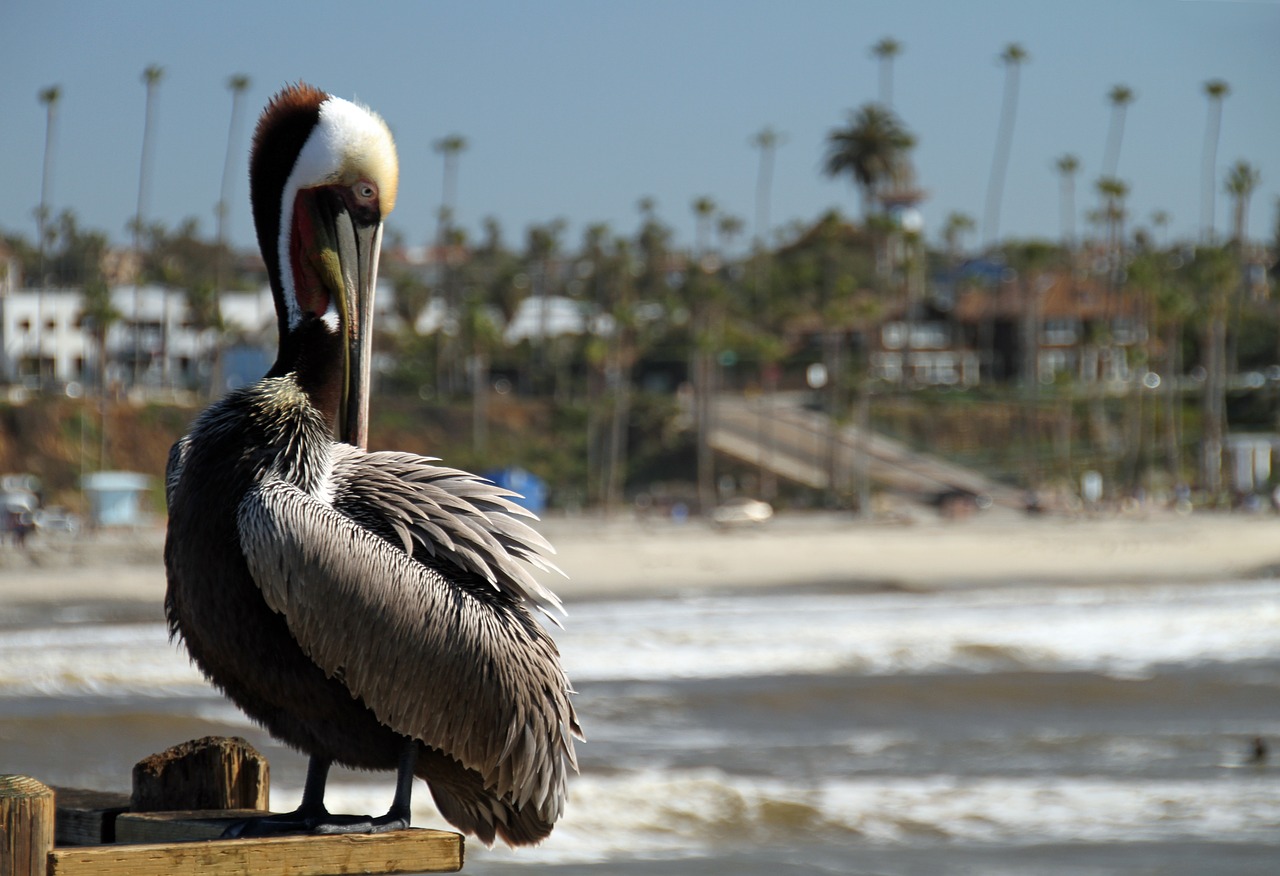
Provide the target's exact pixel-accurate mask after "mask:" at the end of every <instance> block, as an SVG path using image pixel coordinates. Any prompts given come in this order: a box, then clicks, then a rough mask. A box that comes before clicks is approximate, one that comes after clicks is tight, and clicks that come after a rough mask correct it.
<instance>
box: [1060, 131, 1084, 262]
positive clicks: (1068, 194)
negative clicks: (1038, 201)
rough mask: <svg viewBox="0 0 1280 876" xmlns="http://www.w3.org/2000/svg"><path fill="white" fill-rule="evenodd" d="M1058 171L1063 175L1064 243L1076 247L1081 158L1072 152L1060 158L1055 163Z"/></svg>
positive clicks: (1068, 246) (1067, 246)
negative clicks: (1078, 177) (1077, 182)
mask: <svg viewBox="0 0 1280 876" xmlns="http://www.w3.org/2000/svg"><path fill="white" fill-rule="evenodd" d="M1054 166H1055V167H1057V168H1058V173H1060V174H1061V175H1062V189H1061V194H1060V197H1061V200H1062V208H1061V209H1062V245H1063V246H1065V247H1066V248H1067V249H1074V248H1075V245H1076V172H1077V171H1078V170H1080V159H1079V158H1076V157H1075V156H1074V155H1071V154H1070V153H1068V154H1066V155H1063V156H1061V157H1059V158H1058V160H1057V161H1056V162H1055V163H1054Z"/></svg>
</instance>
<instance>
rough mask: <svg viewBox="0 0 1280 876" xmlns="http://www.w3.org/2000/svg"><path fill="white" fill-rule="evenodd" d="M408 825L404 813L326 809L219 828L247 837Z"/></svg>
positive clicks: (378, 830)
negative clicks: (351, 812) (375, 814)
mask: <svg viewBox="0 0 1280 876" xmlns="http://www.w3.org/2000/svg"><path fill="white" fill-rule="evenodd" d="M408 827H409V816H408V815H407V814H405V815H398V814H395V813H392V812H388V813H387V814H386V815H380V816H378V817H377V818H374V817H373V816H371V815H330V814H329V813H328V812H322V813H319V814H305V813H303V812H300V811H295V812H282V813H280V814H279V815H264V816H260V817H257V818H246V819H244V820H243V821H236V822H232V823H231V824H229V825H227V829H226V830H224V831H223V832H222V839H248V838H251V837H269V836H287V835H289V834H339V833H386V832H388V831H392V830H407V829H408Z"/></svg>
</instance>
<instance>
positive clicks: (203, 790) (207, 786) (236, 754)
mask: <svg viewBox="0 0 1280 876" xmlns="http://www.w3.org/2000/svg"><path fill="white" fill-rule="evenodd" d="M270 790H271V780H270V772H269V768H268V766H267V760H266V758H264V757H263V756H262V755H261V754H259V753H258V752H257V750H256V749H255V748H254V747H253V746H252V745H250V744H249V743H248V742H246V741H245V740H243V739H241V738H240V737H239V736H230V737H228V736H206V737H204V738H203V739H196V740H193V741H191V742H184V743H182V744H181V745H175V746H174V747H173V748H170V749H169V750H168V751H163V752H161V753H160V754H153V755H151V756H150V757H147V758H144V759H143V760H140V761H138V763H137V765H136V766H134V768H133V798H132V805H131V806H130V808H131V809H132V810H133V811H134V812H162V811H166V810H175V809H268V808H270V807H269V805H268V799H269V797H270Z"/></svg>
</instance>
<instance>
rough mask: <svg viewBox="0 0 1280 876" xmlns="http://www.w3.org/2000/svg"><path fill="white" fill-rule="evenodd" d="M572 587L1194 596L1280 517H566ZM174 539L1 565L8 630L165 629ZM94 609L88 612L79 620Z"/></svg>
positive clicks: (1270, 560)
mask: <svg viewBox="0 0 1280 876" xmlns="http://www.w3.org/2000/svg"><path fill="white" fill-rule="evenodd" d="M538 528H539V530H540V531H541V532H542V533H543V534H544V535H545V536H547V538H548V539H549V540H550V541H551V542H552V544H554V545H555V546H556V548H557V554H556V556H555V558H554V559H555V562H556V563H557V565H559V566H560V567H561V568H562V569H564V570H565V571H566V572H567V573H568V575H569V577H568V578H560V577H559V576H554V575H547V574H540V576H539V577H540V579H541V580H542V581H543V582H544V583H546V584H547V585H549V586H550V587H551V589H553V590H554V591H555V592H556V593H557V594H559V595H560V597H561V598H562V599H564V601H565V602H566V603H570V604H571V603H573V602H581V601H589V600H597V599H629V598H638V597H645V596H664V595H676V594H690V593H699V592H710V591H744V590H764V589H768V590H786V589H793V588H809V589H847V590H867V591H872V590H888V589H893V590H918V591H932V590H943V589H953V588H967V587H979V586H1010V585H1033V584H1042V585H1070V584H1102V583H1117V584H1151V583H1170V584H1172V583H1194V582H1209V581H1215V580H1232V579H1240V578H1256V577H1259V576H1263V575H1267V574H1272V573H1280V517H1276V516H1274V515H1253V516H1249V515H1240V514H1225V513H1224V514H1216V513H1201V514H1192V515H1185V516H1183V515H1175V514H1171V513H1158V514H1151V515H1148V516H1146V517H1135V518H1127V517H1109V518H1095V519H1071V518H1064V517H1055V516H1045V517H1038V518H1029V517H1024V516H1021V515H1017V514H1014V513H1012V512H1007V513H1001V512H988V513H987V514H985V515H980V516H978V517H976V518H973V519H970V520H965V521H941V520H929V521H924V522H914V523H865V522H860V521H856V520H854V519H853V518H851V517H849V516H847V515H838V514H789V515H788V514H784V515H780V516H778V517H777V518H775V519H774V520H772V521H770V522H768V523H766V524H763V525H759V526H754V527H744V528H736V529H723V530H722V529H717V528H714V527H712V526H711V525H709V524H706V523H703V522H701V521H690V522H687V523H684V524H674V523H671V522H669V521H665V520H661V521H649V522H645V521H637V520H631V519H616V520H603V519H591V518H568V517H552V518H549V519H547V520H545V521H543V522H542V523H540V524H539V525H538ZM163 541H164V532H163V529H162V528H161V527H148V528H145V529H139V530H133V531H128V532H123V533H109V534H91V535H89V536H86V537H84V538H82V539H78V540H75V541H61V542H59V541H52V542H49V543H46V544H33V545H32V547H31V550H30V552H29V553H27V554H25V555H24V554H23V553H22V552H21V550H20V549H19V548H16V547H14V546H12V545H5V546H4V548H3V551H2V554H0V610H3V615H5V616H10V615H19V616H20V615H24V614H27V613H30V612H36V611H39V613H41V614H48V613H50V612H53V613H54V614H55V615H65V614H68V613H69V614H70V616H73V617H74V616H75V615H76V614H79V613H80V610H87V608H88V607H90V606H92V607H94V608H95V616H96V615H97V614H98V613H106V614H108V615H122V616H137V615H139V614H141V615H143V616H146V617H151V616H155V617H159V616H160V612H161V607H162V603H163V600H164V589H165V582H164V568H163V564H162V560H161V556H162V550H163ZM78 609H79V610H78Z"/></svg>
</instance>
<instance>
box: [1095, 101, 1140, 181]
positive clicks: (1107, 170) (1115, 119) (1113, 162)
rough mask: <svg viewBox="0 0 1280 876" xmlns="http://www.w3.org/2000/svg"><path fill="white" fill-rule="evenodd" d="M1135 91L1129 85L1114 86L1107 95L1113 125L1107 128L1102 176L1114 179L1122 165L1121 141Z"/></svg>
mask: <svg viewBox="0 0 1280 876" xmlns="http://www.w3.org/2000/svg"><path fill="white" fill-rule="evenodd" d="M1133 98H1134V93H1133V89H1132V88H1130V87H1129V86H1127V85H1116V86H1113V87H1112V89H1111V91H1110V92H1109V93H1108V94H1107V100H1109V101H1111V125H1110V126H1109V127H1108V128H1107V151H1106V153H1105V154H1104V155H1103V157H1102V175H1103V176H1104V177H1114V176H1115V175H1116V166H1117V165H1118V164H1119V163H1120V141H1121V140H1123V139H1124V119H1125V114H1126V113H1127V111H1128V109H1129V104H1131V103H1133Z"/></svg>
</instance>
